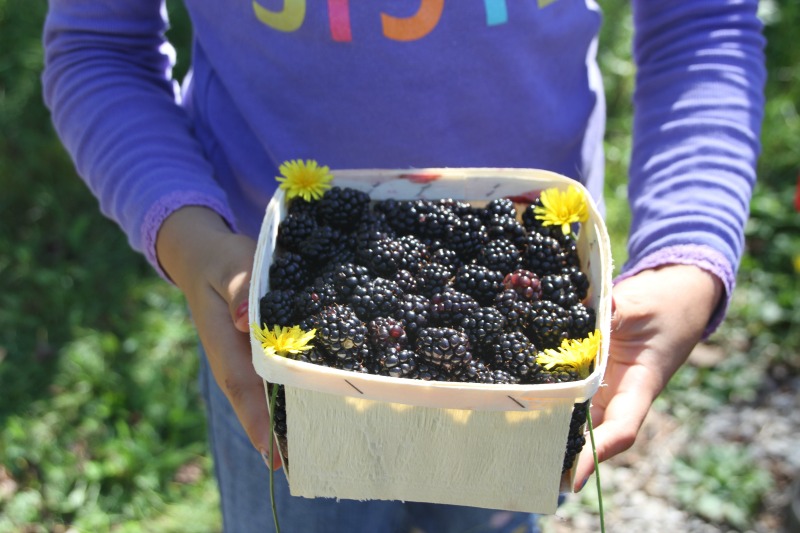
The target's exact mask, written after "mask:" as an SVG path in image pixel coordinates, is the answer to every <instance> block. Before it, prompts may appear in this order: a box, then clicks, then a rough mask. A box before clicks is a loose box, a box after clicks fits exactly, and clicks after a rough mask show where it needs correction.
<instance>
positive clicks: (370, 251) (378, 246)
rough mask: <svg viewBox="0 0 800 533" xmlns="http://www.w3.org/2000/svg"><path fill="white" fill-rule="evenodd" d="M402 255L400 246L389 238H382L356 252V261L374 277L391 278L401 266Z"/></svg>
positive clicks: (402, 250) (403, 252)
mask: <svg viewBox="0 0 800 533" xmlns="http://www.w3.org/2000/svg"><path fill="white" fill-rule="evenodd" d="M404 255H405V249H404V248H403V245H402V244H400V243H399V242H398V241H396V240H393V239H391V238H382V239H378V240H377V241H373V242H371V243H369V244H367V245H366V246H365V247H364V248H360V249H359V250H357V252H356V259H357V260H358V262H359V263H360V264H362V265H364V266H366V267H367V268H369V270H370V272H371V273H372V274H374V275H375V276H382V277H392V276H394V274H395V272H397V270H398V269H399V268H400V266H401V265H402V262H403V257H404Z"/></svg>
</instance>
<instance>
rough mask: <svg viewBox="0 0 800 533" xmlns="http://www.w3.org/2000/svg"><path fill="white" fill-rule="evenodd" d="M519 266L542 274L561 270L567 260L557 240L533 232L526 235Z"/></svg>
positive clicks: (555, 272)
mask: <svg viewBox="0 0 800 533" xmlns="http://www.w3.org/2000/svg"><path fill="white" fill-rule="evenodd" d="M520 266H521V267H522V268H524V269H526V270H530V271H532V272H535V273H536V274H538V275H540V276H543V275H546V274H557V273H559V272H561V270H562V269H563V268H564V267H565V266H567V261H566V257H565V256H564V251H563V249H562V248H561V245H560V244H559V242H558V241H557V240H555V239H553V238H552V237H545V236H543V235H540V234H538V233H534V234H532V235H529V236H528V241H527V244H526V245H525V248H524V249H523V251H522V260H521V261H520Z"/></svg>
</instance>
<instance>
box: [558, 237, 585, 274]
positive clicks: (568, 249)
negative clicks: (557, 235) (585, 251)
mask: <svg viewBox="0 0 800 533" xmlns="http://www.w3.org/2000/svg"><path fill="white" fill-rule="evenodd" d="M561 249H562V250H563V252H564V264H565V265H566V266H567V268H570V267H577V268H580V265H581V259H580V256H579V255H578V244H577V243H576V242H575V239H573V238H572V237H568V238H565V239H564V241H563V242H561Z"/></svg>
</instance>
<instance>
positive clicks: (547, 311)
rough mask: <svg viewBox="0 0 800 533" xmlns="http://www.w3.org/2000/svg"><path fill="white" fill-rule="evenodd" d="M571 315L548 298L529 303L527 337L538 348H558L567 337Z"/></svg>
mask: <svg viewBox="0 0 800 533" xmlns="http://www.w3.org/2000/svg"><path fill="white" fill-rule="evenodd" d="M571 325H572V317H571V316H570V313H569V311H568V310H566V309H564V308H563V307H561V306H560V305H558V304H556V303H553V302H551V301H549V300H539V301H538V302H534V303H533V304H531V321H530V327H529V328H528V330H527V334H528V337H530V339H531V340H532V341H533V342H534V344H536V346H538V347H539V348H540V349H545V348H558V347H559V346H560V345H561V341H562V340H564V339H566V338H568V337H569V328H570V326H571Z"/></svg>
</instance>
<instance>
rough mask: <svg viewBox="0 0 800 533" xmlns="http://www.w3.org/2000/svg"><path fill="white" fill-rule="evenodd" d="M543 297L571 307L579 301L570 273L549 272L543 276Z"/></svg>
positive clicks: (562, 305) (566, 307)
mask: <svg viewBox="0 0 800 533" xmlns="http://www.w3.org/2000/svg"><path fill="white" fill-rule="evenodd" d="M541 286H542V299H543V300H550V301H551V302H553V303H557V304H558V305H559V306H561V307H563V308H565V309H569V308H570V307H572V306H573V305H575V304H576V303H578V302H579V298H578V295H577V294H576V291H575V287H573V286H572V281H571V280H570V277H569V275H568V274H547V275H546V276H542V279H541Z"/></svg>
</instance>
